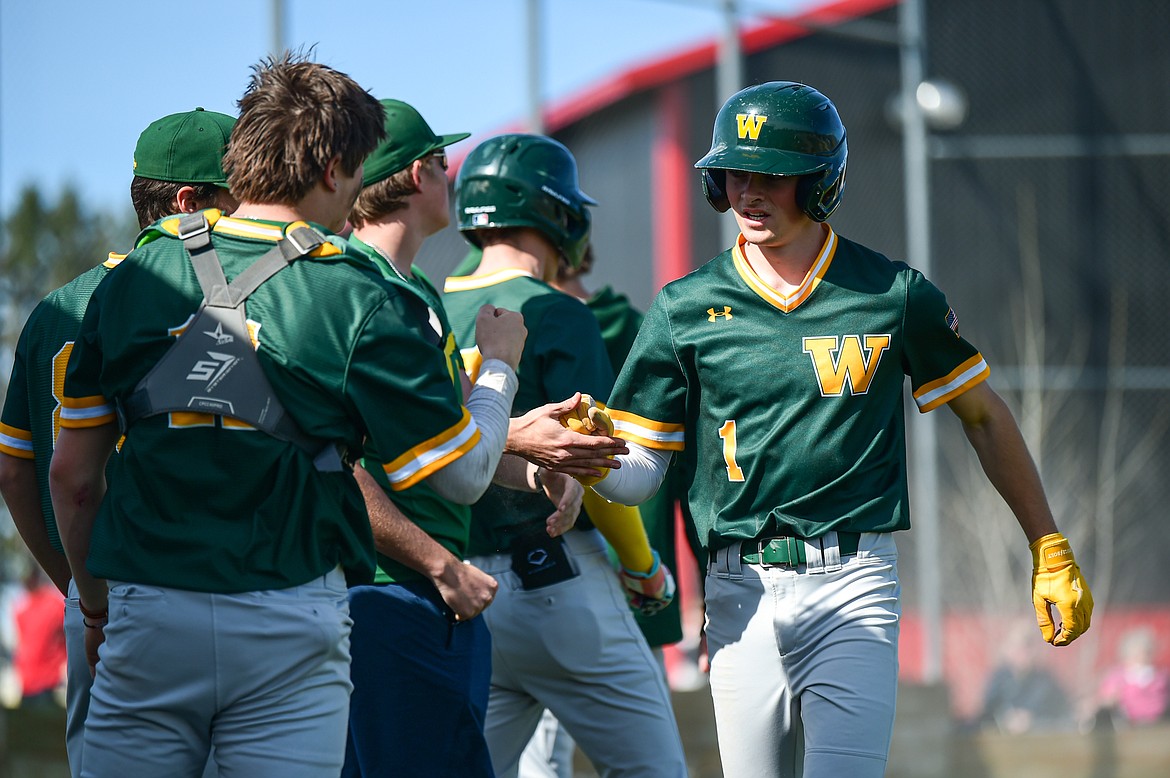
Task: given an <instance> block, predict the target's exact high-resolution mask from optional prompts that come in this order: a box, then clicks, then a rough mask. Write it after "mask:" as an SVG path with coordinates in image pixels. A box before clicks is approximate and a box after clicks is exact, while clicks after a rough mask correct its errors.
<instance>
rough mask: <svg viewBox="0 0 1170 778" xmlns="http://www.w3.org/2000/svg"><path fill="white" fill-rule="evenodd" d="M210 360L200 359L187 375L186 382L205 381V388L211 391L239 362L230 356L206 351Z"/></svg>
mask: <svg viewBox="0 0 1170 778" xmlns="http://www.w3.org/2000/svg"><path fill="white" fill-rule="evenodd" d="M207 356H209V357H211V359H201V360H199V361H198V362H196V363H195V366H194V367H192V368H191V372H190V373H188V374H187V380H188V381H206V382H207V388H208V389H212V388H214V387H215V385H216V384H218V383H219V382H220V381H221V380H222V379H223V377H224V376H225V375H227V372H228V371H229V370H231V369H232V368H233V367H235V365H236V363H237V362H239V361H240V360H239V359H238V358H237V357H233V356H232V355H231V354H220V353H219V352H217V351H208V352H207Z"/></svg>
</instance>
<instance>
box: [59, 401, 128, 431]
mask: <svg viewBox="0 0 1170 778" xmlns="http://www.w3.org/2000/svg"><path fill="white" fill-rule="evenodd" d="M117 420H118V414H117V411H116V410H115V408H114V404H113V403H112V402H110V401H109V400H107V399H106V398H105V397H102V396H101V395H100V394H98V395H92V396H90V397H66V398H64V399H63V400H62V401H61V426H62V427H69V428H71V429H83V428H86V427H100V426H102V425H103V424H112V423H114V422H115V421H117Z"/></svg>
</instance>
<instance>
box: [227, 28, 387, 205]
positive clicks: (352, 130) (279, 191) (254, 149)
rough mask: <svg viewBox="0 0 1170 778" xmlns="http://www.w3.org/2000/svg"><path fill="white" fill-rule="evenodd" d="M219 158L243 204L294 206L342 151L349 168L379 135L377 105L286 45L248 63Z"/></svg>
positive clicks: (343, 78)
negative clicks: (248, 75)
mask: <svg viewBox="0 0 1170 778" xmlns="http://www.w3.org/2000/svg"><path fill="white" fill-rule="evenodd" d="M239 108H240V117H239V119H237V120H236V124H235V127H234V128H233V129H232V137H231V141H230V142H229V143H228V150H227V153H226V154H225V155H224V158H223V169H224V172H225V173H227V177H228V185H229V186H230V188H231V191H232V194H233V195H235V196H236V198H237V199H239V200H240V201H242V202H253V203H264V204H274V205H293V204H295V203H297V202H300V200H301V199H303V198H304V197H305V195H307V194H308V193H309V191H311V190H312V188H313V186H315V185H316V183H317V181H318V180H320V178H321V176H322V175H323V174H324V172H325V167H326V165H327V164H328V162H329V160H330V159H332V158H333V157H334V156H335V155H338V154H340V155H341V168H342V170H343V171H344V172H345V173H346V174H352V173H353V172H354V171H356V170H357V168H358V166H359V165H361V164H362V162H363V161H364V160H365V158H366V157H367V156H369V154H370V152H372V151H373V150H374V149H375V148H376V147H377V145H378V144H379V143H380V142H381V141H382V139H383V138H384V137H385V135H386V130H385V128H384V126H383V123H384V112H383V108H382V105H381V103H379V102H378V101H377V100H375V99H374V97H373V96H372V95H370V94H369V93H368V92H366V91H365V90H364V89H362V88H361V87H360V86H358V84H357V83H355V82H354V81H353V79H351V78H350V77H349V76H347V75H345V74H344V73H342V72H340V71H337V70H333V69H332V68H330V67H328V66H326V65H321V64H319V63H316V62H310V61H309V60H308V58H307V56H305V55H303V54H293V53H292V52H289V51H286V52H284V54H282V55H281V56H280V57H279V58H277V57H275V56H273V57H267V58H265V59H263V60H261V61H260V63H259V64H257V65H254V66H253V67H252V80H251V81H250V82H249V84H248V88H247V90H245V92H244V96H243V97H242V98H240V102H239Z"/></svg>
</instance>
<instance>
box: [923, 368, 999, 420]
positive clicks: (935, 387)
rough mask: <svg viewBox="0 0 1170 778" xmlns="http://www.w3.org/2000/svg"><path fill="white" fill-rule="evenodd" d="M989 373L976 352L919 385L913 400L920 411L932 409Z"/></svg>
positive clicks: (988, 369) (924, 411) (951, 398)
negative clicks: (936, 377) (937, 377)
mask: <svg viewBox="0 0 1170 778" xmlns="http://www.w3.org/2000/svg"><path fill="white" fill-rule="evenodd" d="M989 375H991V368H989V367H988V366H987V363H986V362H985V361H984V360H983V355H982V354H976V355H975V356H973V357H971V358H970V359H968V360H967V361H966V362H964V363H963V364H961V365H959V366H958V367H956V368H955V369H954V370H952V371H951V372H950V373H949V374H948V375H946V376H944V377H942V378H939V379H938V380H936V381H931V382H930V383H928V384H923V385H922V386H920V387H919V388H918V391H916V392H915V393H914V402H915V403H917V404H918V411H919V412H920V413H926V412H928V411H933V410H934V409H935V408H937V407H939V406H940V405H945V404H946V403H948V402H950V401H951V400H953V399H955V398H956V397H958V396H959V395H961V394H962V393H963V392H965V391H967V390H968V389H970V388H971V387H973V386H975V385H976V384H978V383H980V382H981V381H985V380H986V379H987V376H989Z"/></svg>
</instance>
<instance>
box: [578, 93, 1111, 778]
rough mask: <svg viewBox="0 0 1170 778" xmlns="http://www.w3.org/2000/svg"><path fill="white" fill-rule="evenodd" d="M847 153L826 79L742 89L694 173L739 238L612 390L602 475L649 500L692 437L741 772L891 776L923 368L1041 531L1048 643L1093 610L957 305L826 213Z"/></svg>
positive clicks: (603, 488)
mask: <svg viewBox="0 0 1170 778" xmlns="http://www.w3.org/2000/svg"><path fill="white" fill-rule="evenodd" d="M845 164H846V139H845V127H844V125H843V124H842V123H841V120H840V118H839V116H838V114H837V111H836V108H835V107H834V106H833V104H832V103H831V102H830V101H829V100H828V99H827V98H826V97H824V96H823V95H822V94H820V93H819V92H817V91H816V90H815V89H812V88H811V87H808V86H804V85H801V84H795V83H790V82H784V81H777V82H770V83H765V84H761V85H758V86H753V87H749V88H747V89H744V90H743V91H741V92H739V93H737V94H735V95H734V96H732V97H731V98H730V99H729V100H728V101H727V102H726V103H725V104H724V105H723V107H722V108H721V109H720V111H719V113H718V115H717V116H716V118H715V129H714V140H713V143H712V147H711V150H710V152H709V153H708V154H707V155H706V156H704V157H703V158H702V159H701V160H699V161H698V163H696V167H698V168H700V169H701V170H702V171H703V183H704V191H705V193H706V195H707V198H708V200H709V201H710V203H711V204H712V205H713V206H714V207H715V208H716V209H717V210H719V211H726V210H727V209H728V208H730V209H732V210H733V211H734V214H735V219H736V221H737V223H738V225H739V228H740V232H741V235H740V237H739V239H738V241H737V243H736V245H735V246H733V247H732V248H731V249H729V250H728V251H725V252H723V253H722V254H720V255H719V256H717V257H716V258H715V259H713V260H711V261H710V262H708V263H707V264H706V265H704V266H703V267H701V268H699V269H698V270H696V271H695V272H693V273H690V274H689V275H687V276H685V277H684V278H681V279H679V280H677V281H674V282H672V283H670V284H668V285H667V286H666V287H665V288H664V289H663V290H662V291H661V292H660V293H659V295H658V297H657V298H656V299H655V301H654V303H653V305H652V306H651V308H650V310H649V312H648V313H647V315H646V321H645V323H644V324H643V325H642V329H641V331H640V332H639V333H638V338H637V340H636V341H635V343H634V347H633V349H632V351H631V353H630V356H629V359H628V360H627V362H626V365H625V367H624V368H623V369H622V372H621V375H620V376H619V378H618V380H617V383H616V386H615V388H614V391H613V394H612V396H611V402H610V409H611V410H610V412H611V414H612V418H613V421H614V424H615V425H616V427H617V429H618V431H619V434H620V435H621V436H622V437H624V438H626V440H627V441H629V442H630V454H628V455H625V456H624V457H622V459H623V460H624V466H623V467H622V468H621V469H620V470H614V471H612V472H611V474H610V476H609V477H608V478H606V479H605V480H604V481H601V482H600V483H599V484H597V485H596V486H595V487H594V488H595V489H596V490H597V491H598V492H600V493H601V494H602V495H603V496H604V497H606V498H607V499H611V500H617V501H620V502H623V503H629V504H637V503H639V502H641V501H642V500H643V499H645V498H646V497H647V496H648V495H650V494H652V493H653V492H654V489H655V488H656V486H657V483H658V481H659V479H660V478H661V477H662V474H663V472H664V471H665V468H666V464H667V462H668V461H669V459H670V457H671V456H672V454H676V453H677V455H678V456H679V457H680V458H681V460H682V461H681V464H682V465H683V468H684V472H686V473H687V474H688V477H689V479H688V480H689V483H690V486H689V493H688V499H689V503H690V510H691V514H692V516H693V522H694V525H695V526H694V528H695V530H696V531H697V533H698V537H699V540H700V541H701V543H702V544H703V545H704V547H705V548H706V549H707V551H708V553H709V555H710V559H711V562H710V565H709V568H708V572H707V578H706V604H707V628H706V634H707V642H708V652H709V656H710V661H711V691H712V695H713V697H714V702H715V715H716V723H717V727H718V735H719V751H720V755H721V758H722V761H723V769H724V772H725V773H726V774H727V775H737V776H738V775H797V774H800V773H799V771H800V769H801V767H803V774H804V775H805V776H806V777H810V778H822V777H824V776H842V775H848V776H854V777H859V778H865V776H875V777H876V776H880V775H882V774H883V772H884V770H885V763H886V756H887V751H888V749H889V743H890V734H891V730H892V727H893V722H894V697H895V692H896V689H897V666H898V622H899V615H900V587H899V583H898V574H897V550H896V548H895V545H894V540H893V535H892V533H893V532H895V531H897V530H904V529H907V528H909V524H910V522H909V513H908V509H907V502H908V496H907V485H906V457H905V430H904V419H903V410H902V409H903V396H902V391H903V389H902V387H903V381H904V378H905V376H906V375H908V376H909V377H910V382H911V386H912V391H913V397H914V401H915V403H916V404H917V406H918V409H919V410H920V411H921V412H926V411H930V410H933V409H934V408H937V407H939V406H942V405H946V406H948V407H949V408H950V409H951V410H952V411H953V412H954V413H955V415H956V416H958V417H959V420H960V422H961V423H962V425H963V429H964V432H965V433H966V434H967V437H968V439H969V440H970V442H971V445H972V446H973V447H974V449H975V451H976V453H977V454H978V455H979V459H980V462H981V463H982V465H983V469H984V471H985V473H986V474H987V476H988V478H989V479H990V481H991V482H992V484H993V485H994V486H995V487H996V488H997V489H998V491H999V492H1000V494H1002V495H1003V497H1004V499H1005V500H1006V501H1007V503H1008V505H1009V506H1010V507H1011V509H1012V511H1013V513H1014V514H1015V516H1016V518H1017V520H1018V521H1019V524H1020V527H1021V528H1022V529H1023V531H1024V534H1025V535H1026V536H1027V538H1028V541H1029V543H1030V544H1031V551H1032V556H1033V561H1034V563H1035V567H1034V573H1033V590H1034V591H1033V599H1034V602H1035V604H1036V609H1037V615H1038V619H1039V623H1040V628H1041V633H1042V635H1043V637H1044V639H1045V640H1046V641H1048V642H1050V643H1053V644H1054V645H1058V646H1061V645H1066V644H1067V643H1070V642H1071V641H1072V640H1074V639H1075V638H1076V637H1077V636H1079V635H1080V634H1081V633H1083V632H1084V631H1085V630H1086V629H1087V628H1088V627H1089V621H1090V617H1091V614H1092V607H1093V603H1092V596H1091V594H1090V592H1089V589H1088V586H1087V585H1086V584H1085V582H1084V580H1083V579H1082V577H1081V575H1080V571H1079V569H1078V568H1077V565H1076V562H1075V561H1074V559H1073V555H1072V551H1071V549H1070V548H1069V545H1068V542H1067V540H1065V538H1064V537H1063V536H1062V535H1060V534H1059V533H1058V532H1057V528H1056V524H1055V522H1054V521H1053V518H1052V514H1051V512H1050V510H1049V508H1048V503H1047V500H1046V498H1045V495H1044V491H1043V488H1042V487H1041V484H1040V479H1039V477H1038V476H1037V473H1036V469H1035V466H1034V465H1033V463H1032V459H1031V457H1030V455H1029V454H1028V451H1027V448H1026V447H1025V445H1024V442H1023V439H1022V437H1021V435H1020V433H1019V429H1018V428H1017V426H1016V424H1015V421H1014V420H1013V418H1012V416H1011V413H1010V411H1009V410H1008V409H1007V407H1006V405H1005V404H1004V403H1003V401H1002V400H1001V399H1000V398H999V397H998V396H997V395H996V393H995V392H994V391H992V389H991V388H990V387H989V386H988V385H987V383H986V381H985V379H986V378H987V375H988V368H987V364H986V362H985V361H984V359H983V357H982V356H981V355H980V353H979V352H978V351H977V350H976V349H975V347H974V346H972V345H971V344H970V343H968V342H967V341H966V340H964V339H963V338H962V337H961V336H960V335H959V327H958V320H957V318H956V316H955V313H954V311H953V310H952V309H951V308H950V307H949V306H948V305H947V302H946V298H945V297H944V296H943V294H942V293H941V292H940V291H939V290H938V289H937V288H935V287H934V286H933V285H932V284H931V283H930V282H929V281H927V280H926V279H925V278H924V277H923V276H922V274H921V273H919V272H918V271H916V270H914V269H913V268H910V267H908V266H907V265H905V264H903V263H900V262H891V261H890V260H888V259H886V258H885V257H883V256H882V255H880V254H878V253H877V252H874V251H872V250H870V249H867V248H865V247H863V246H860V245H858V244H856V243H853V242H852V241H849V240H847V239H845V238H843V237H841V236H839V235H837V234H836V232H834V231H833V229H832V228H831V227H829V226H828V225H827V224H825V223H824V222H825V220H826V219H827V218H828V217H829V215H830V214H831V213H832V212H833V210H834V209H835V208H836V207H837V205H838V203H839V202H840V200H841V194H842V189H843V187H844V183H845ZM1053 606H1055V607H1056V608H1057V609H1058V610H1059V612H1060V617H1061V620H1062V622H1063V623H1062V624H1059V625H1055V626H1054V624H1053V621H1052V618H1051V616H1050V610H1051V608H1052V607H1053ZM802 730H803V732H802Z"/></svg>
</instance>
